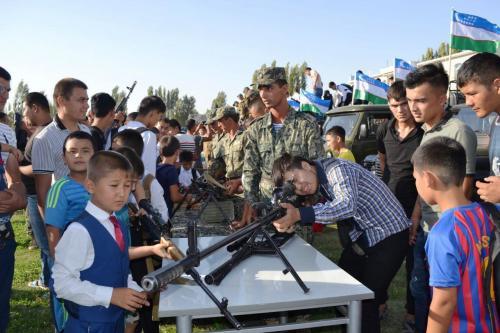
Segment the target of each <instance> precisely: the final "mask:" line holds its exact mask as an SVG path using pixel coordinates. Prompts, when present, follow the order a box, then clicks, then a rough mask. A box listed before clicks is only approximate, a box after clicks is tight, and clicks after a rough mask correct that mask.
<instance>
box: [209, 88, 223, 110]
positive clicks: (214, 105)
mask: <svg viewBox="0 0 500 333" xmlns="http://www.w3.org/2000/svg"><path fill="white" fill-rule="evenodd" d="M226 98H227V95H226V93H225V92H224V91H219V92H218V93H217V96H216V97H215V98H214V100H213V101H212V110H215V109H218V108H220V107H223V106H226V105H227V102H226Z"/></svg>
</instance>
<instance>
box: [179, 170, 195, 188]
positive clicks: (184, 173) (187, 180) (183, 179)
mask: <svg viewBox="0 0 500 333" xmlns="http://www.w3.org/2000/svg"><path fill="white" fill-rule="evenodd" d="M196 175H197V176H198V177H199V176H200V175H199V173H198V171H196ZM179 183H180V184H181V185H182V186H183V187H189V186H191V184H192V183H193V171H192V169H187V170H186V169H184V167H183V166H181V168H180V172H179Z"/></svg>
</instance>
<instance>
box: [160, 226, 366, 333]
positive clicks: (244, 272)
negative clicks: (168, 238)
mask: <svg viewBox="0 0 500 333" xmlns="http://www.w3.org/2000/svg"><path fill="white" fill-rule="evenodd" d="M222 238H223V237H220V236H217V237H200V238H198V247H199V249H200V250H201V249H203V248H206V247H207V246H209V245H211V244H214V243H215V242H217V241H218V240H220V239H222ZM173 241H174V242H175V243H176V244H177V245H178V246H179V248H180V249H181V250H183V251H185V250H186V248H187V239H186V238H177V239H173ZM281 249H282V251H283V253H284V254H285V256H286V257H287V258H288V260H289V261H290V263H291V264H292V266H293V267H294V268H295V269H296V270H297V272H298V274H299V276H300V277H301V278H302V280H303V281H304V283H305V284H306V285H307V287H309V288H310V291H309V292H308V293H307V294H305V293H304V292H303V291H302V289H301V288H300V287H299V285H298V284H297V283H296V282H295V280H294V279H293V277H292V275H291V274H290V273H288V274H286V275H284V274H283V273H282V271H283V269H284V268H285V267H284V265H283V263H282V261H281V260H280V258H279V257H277V256H270V255H269V256H268V255H254V256H251V257H250V258H248V259H246V260H244V261H243V262H242V263H241V264H239V265H238V266H237V267H236V268H234V269H233V270H232V271H231V272H230V273H229V275H227V276H226V278H225V279H224V280H223V281H222V282H221V284H220V285H219V286H208V287H209V288H210V290H211V291H212V292H213V293H214V295H215V296H216V297H217V298H218V299H219V300H221V299H222V297H226V298H227V299H228V300H229V305H228V309H229V311H231V313H232V314H233V315H247V314H259V313H274V312H277V313H284V312H286V311H292V310H303V309H314V308H324V307H332V306H338V305H346V306H347V308H348V311H347V316H346V317H335V318H330V319H322V320H314V321H307V322H301V323H286V320H285V319H286V317H284V316H281V319H282V320H280V324H276V325H268V326H259V327H244V328H243V329H241V330H235V329H229V330H223V331H219V332H277V331H286V330H296V329H305V328H312V327H324V326H334V325H347V331H348V332H349V333H354V332H356V333H357V332H360V329H361V301H362V300H364V299H369V298H373V292H372V291H370V290H369V289H368V288H366V287H365V286H363V285H362V284H361V283H360V282H358V281H357V280H356V279H354V278H353V277H351V276H350V275H349V274H347V273H346V272H344V271H343V270H342V269H340V268H339V267H338V266H337V265H335V264H334V263H333V262H331V261H330V260H329V259H328V258H326V257H325V256H324V255H322V254H321V253H320V252H318V251H317V250H316V249H315V248H314V247H312V246H311V245H310V244H308V243H306V242H305V241H304V240H302V239H301V238H300V237H298V236H294V238H293V239H291V240H289V241H288V242H287V243H286V244H285V245H283V246H282V248H281ZM230 256H231V253H229V252H227V251H226V249H225V247H223V248H221V249H220V250H218V251H216V252H215V253H213V254H212V255H211V256H209V257H207V258H205V259H203V260H202V261H201V264H200V266H199V267H198V268H197V270H198V272H199V273H200V275H201V276H202V277H204V275H205V274H207V273H209V272H211V271H212V270H213V269H214V268H216V267H218V266H219V265H220V264H221V263H223V262H225V261H226V260H227V259H228V258H230ZM166 263H168V260H165V261H164V263H163V264H164V265H165V264H166ZM185 277H186V278H188V279H190V277H189V276H185ZM278 315H279V314H278ZM159 316H160V317H176V325H177V332H179V333H191V332H192V319H195V318H210V317H220V316H221V314H220V312H219V309H218V308H217V307H216V306H215V304H214V303H212V301H211V300H210V298H209V297H208V296H207V295H206V294H205V293H204V292H203V290H202V289H201V288H200V287H199V286H198V285H196V284H195V283H194V282H193V283H187V284H186V283H183V284H169V285H168V288H167V290H165V291H163V292H162V293H161V295H160V304H159ZM332 316H333V311H332Z"/></svg>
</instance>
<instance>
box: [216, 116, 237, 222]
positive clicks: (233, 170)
mask: <svg viewBox="0 0 500 333" xmlns="http://www.w3.org/2000/svg"><path fill="white" fill-rule="evenodd" d="M213 119H214V120H215V121H217V122H218V123H219V127H220V128H222V131H223V132H224V133H226V136H225V137H226V138H225V140H224V141H223V150H224V163H225V165H226V175H225V176H226V182H225V185H226V188H227V189H228V191H227V192H228V194H231V195H232V194H235V193H241V192H242V190H241V189H240V188H241V175H242V174H243V157H244V154H245V151H244V149H243V148H244V146H245V133H244V132H243V131H242V130H240V128H239V124H238V120H239V114H238V112H237V111H236V109H235V108H234V107H231V106H225V107H222V108H219V109H217V113H216V115H215V117H214V118H213ZM233 202H234V207H235V213H234V215H235V219H236V220H240V219H241V217H242V212H243V200H242V199H240V198H235V199H233Z"/></svg>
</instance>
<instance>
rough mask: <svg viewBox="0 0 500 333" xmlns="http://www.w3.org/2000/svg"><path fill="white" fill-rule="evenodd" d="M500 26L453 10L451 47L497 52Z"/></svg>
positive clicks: (499, 40)
mask: <svg viewBox="0 0 500 333" xmlns="http://www.w3.org/2000/svg"><path fill="white" fill-rule="evenodd" d="M499 43H500V28H499V27H498V25H496V24H493V23H491V22H489V21H488V20H486V19H484V18H482V17H479V16H474V15H469V14H463V13H459V12H456V11H453V21H452V22H451V47H452V48H454V49H458V50H472V51H477V52H490V53H496V52H497V49H498V45H499Z"/></svg>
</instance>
